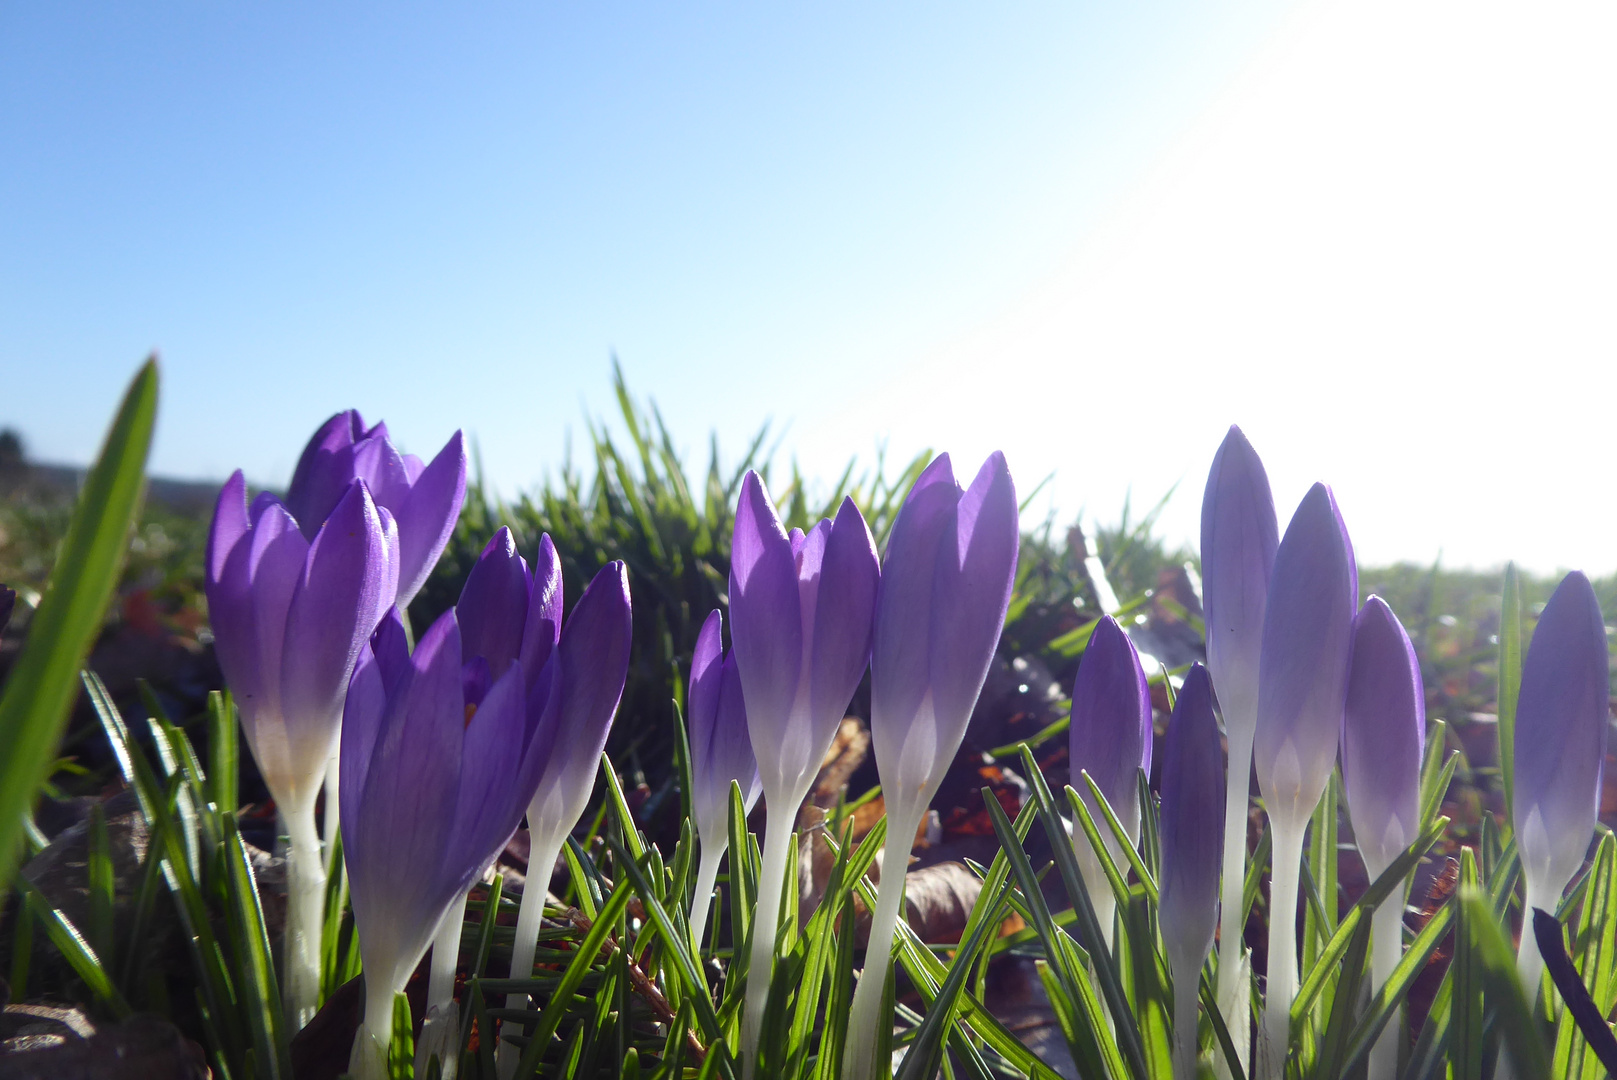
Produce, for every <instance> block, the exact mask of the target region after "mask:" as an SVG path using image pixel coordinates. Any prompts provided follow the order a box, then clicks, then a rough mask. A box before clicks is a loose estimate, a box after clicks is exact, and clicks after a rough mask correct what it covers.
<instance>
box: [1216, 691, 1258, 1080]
mask: <svg viewBox="0 0 1617 1080" xmlns="http://www.w3.org/2000/svg"><path fill="white" fill-rule="evenodd" d="M1229 719H1230V718H1229V717H1228V716H1226V718H1225V720H1226V726H1227V730H1228V732H1229V746H1230V766H1229V776H1228V778H1227V779H1226V781H1225V785H1224V870H1223V881H1222V883H1221V887H1220V893H1219V904H1220V906H1219V914H1218V1008H1219V1012H1220V1013H1222V1014H1223V1017H1224V1026H1225V1027H1226V1028H1228V1029H1229V1032H1230V1039H1231V1041H1232V1042H1234V1043H1235V1058H1236V1060H1237V1061H1239V1062H1240V1063H1241V1068H1242V1070H1243V1071H1248V1072H1250V1070H1249V1066H1250V1065H1251V1060H1252V1040H1251V1031H1252V1026H1251V1024H1250V1023H1249V1022H1248V1020H1247V1016H1248V1015H1249V1009H1250V1008H1251V1005H1250V1000H1249V999H1250V996H1251V990H1250V988H1249V986H1248V983H1249V980H1248V979H1247V978H1243V976H1245V975H1246V973H1247V971H1248V970H1249V969H1248V966H1247V964H1246V963H1244V962H1243V959H1242V956H1243V953H1245V951H1246V941H1245V937H1246V919H1245V915H1246V912H1245V911H1243V910H1242V904H1241V900H1242V896H1241V892H1242V889H1243V888H1244V887H1245V885H1246V829H1247V808H1248V807H1249V806H1250V805H1251V794H1250V788H1249V786H1248V785H1249V784H1250V782H1251V775H1252V739H1253V735H1254V729H1253V725H1252V724H1249V723H1248V724H1235V723H1228V721H1229ZM1213 1056H1214V1060H1215V1069H1216V1072H1217V1075H1218V1077H1219V1080H1229V1078H1230V1076H1231V1075H1233V1074H1232V1073H1231V1072H1230V1066H1229V1062H1227V1061H1225V1060H1224V1055H1223V1054H1215V1055H1213Z"/></svg>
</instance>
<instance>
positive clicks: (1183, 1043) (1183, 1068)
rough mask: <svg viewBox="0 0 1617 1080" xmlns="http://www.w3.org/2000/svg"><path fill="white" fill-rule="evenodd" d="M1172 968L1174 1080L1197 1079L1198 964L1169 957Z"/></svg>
mask: <svg viewBox="0 0 1617 1080" xmlns="http://www.w3.org/2000/svg"><path fill="white" fill-rule="evenodd" d="M1169 966H1170V967H1171V968H1172V969H1173V1080H1196V1059H1197V1058H1198V1057H1200V1044H1199V1042H1198V1041H1197V1030H1196V1024H1197V1014H1196V991H1197V987H1198V984H1199V983H1200V981H1201V965H1200V964H1192V963H1189V962H1188V961H1181V960H1179V959H1178V958H1176V957H1170V958H1169Z"/></svg>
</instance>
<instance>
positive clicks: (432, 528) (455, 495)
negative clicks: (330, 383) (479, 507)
mask: <svg viewBox="0 0 1617 1080" xmlns="http://www.w3.org/2000/svg"><path fill="white" fill-rule="evenodd" d="M356 479H357V480H364V481H365V483H366V484H367V485H369V487H370V490H371V495H372V497H373V498H375V500H376V502H377V505H379V506H383V507H386V508H387V510H388V511H389V512H390V513H391V514H392V515H393V519H394V521H396V522H397V523H398V529H399V581H398V589H397V594H396V597H395V599H394V601H393V602H395V603H397V604H398V605H399V607H400V608H405V607H408V606H409V605H410V601H411V600H413V599H414V598H415V595H416V593H418V592H420V591H421V586H422V585H423V584H425V583H426V580H427V576H428V575H429V574H431V573H432V568H433V565H434V564H435V563H437V561H438V556H439V555H441V554H443V550H444V545H446V544H447V543H449V537H450V535H451V534H452V533H453V532H454V531H455V522H456V520H457V519H458V518H459V516H460V506H461V503H462V502H463V501H464V500H465V497H466V448H465V443H464V440H463V439H462V438H461V434H460V432H458V431H457V432H455V434H454V435H452V436H451V437H450V439H449V442H447V443H445V444H444V448H443V449H442V450H440V451H439V452H438V456H437V457H435V458H433V459H432V461H431V462H430V463H427V464H425V465H424V464H422V461H421V459H420V458H418V457H416V456H415V455H413V454H401V453H399V451H398V450H397V449H396V448H395V447H394V446H393V443H392V442H391V441H390V440H389V439H388V433H387V425H386V424H382V423H378V424H377V425H376V426H375V427H369V428H368V427H366V426H365V420H364V418H363V417H361V416H360V415H359V411H358V410H357V409H349V410H347V411H346V412H340V413H338V414H337V415H335V416H333V417H332V418H331V419H329V420H327V421H326V422H325V423H324V424H322V425H320V430H318V431H316V432H315V433H314V437H313V438H312V439H310V440H309V444H308V446H306V447H304V449H303V454H302V456H301V457H300V458H299V459H298V465H297V469H296V470H294V471H293V473H292V483H291V485H290V486H289V487H288V488H287V492H286V507H287V510H288V511H290V512H291V514H292V516H293V517H294V518H296V519H297V520H298V523H299V525H300V526H302V529H303V535H304V536H306V537H309V538H311V539H312V538H313V536H314V531H315V530H316V529H318V528H319V527H320V523H321V522H322V521H324V520H325V519H326V516H327V515H328V514H330V513H331V510H332V508H333V507H334V506H336V504H337V500H338V499H339V498H341V496H342V493H343V491H344V490H345V489H346V488H347V486H348V485H349V484H350V483H351V482H353V481H354V480H356Z"/></svg>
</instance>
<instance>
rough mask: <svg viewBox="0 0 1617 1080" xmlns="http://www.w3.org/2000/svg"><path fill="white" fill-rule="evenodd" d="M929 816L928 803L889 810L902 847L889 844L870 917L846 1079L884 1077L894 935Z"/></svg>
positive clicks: (890, 833)
mask: <svg viewBox="0 0 1617 1080" xmlns="http://www.w3.org/2000/svg"><path fill="white" fill-rule="evenodd" d="M925 812H926V804H925V803H922V804H921V806H920V807H919V808H918V809H915V808H910V807H903V808H899V809H896V810H893V809H889V812H888V815H887V840H888V841H889V842H890V841H891V840H892V839H893V838H894V837H899V838H900V842H899V846H897V847H888V846H886V845H885V844H884V851H883V855H882V874H881V887H880V888H879V889H878V890H877V892H876V910H875V911H874V912H873V913H872V914H871V919H870V936H869V938H868V939H867V940H866V943H865V969H864V971H863V972H861V973H860V975H859V985H858V986H856V987H855V988H854V991H853V1006H852V1008H851V1009H850V1010H849V1015H848V1039H847V1043H846V1044H845V1046H844V1048H843V1051H842V1080H875V1078H876V1077H878V1076H880V1075H881V1073H880V1072H879V1071H878V1070H877V1067H876V1066H877V1062H876V1049H877V1045H878V1044H879V1043H880V1041H881V1039H880V1028H881V1025H882V1024H891V1023H892V1020H893V1018H892V1017H891V1016H885V1015H883V1014H882V1000H883V998H884V997H885V996H886V990H887V973H888V971H889V969H890V968H891V967H892V957H893V936H894V934H895V933H896V932H897V931H898V916H899V912H900V909H901V908H902V907H903V906H904V879H905V878H906V877H907V876H908V873H909V861H910V859H909V856H910V844H911V843H912V842H913V840H914V838H915V832H916V830H917V829H918V828H920V825H921V815H922V814H924V813H925Z"/></svg>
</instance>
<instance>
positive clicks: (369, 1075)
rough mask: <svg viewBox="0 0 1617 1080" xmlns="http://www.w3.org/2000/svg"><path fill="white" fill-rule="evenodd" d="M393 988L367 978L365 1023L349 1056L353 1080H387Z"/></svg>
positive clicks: (361, 1024)
mask: <svg viewBox="0 0 1617 1080" xmlns="http://www.w3.org/2000/svg"><path fill="white" fill-rule="evenodd" d="M395 993H397V991H396V990H394V988H393V987H391V986H388V985H387V984H386V983H384V982H381V981H380V980H373V979H372V978H371V976H370V975H369V974H366V976H365V1019H364V1020H362V1021H360V1024H359V1030H358V1031H357V1032H355V1033H354V1049H353V1051H352V1053H350V1054H349V1056H348V1072H349V1074H350V1075H351V1076H352V1077H353V1080H387V1048H388V1043H390V1042H391V1041H392V1039H393V995H394V994H395Z"/></svg>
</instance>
